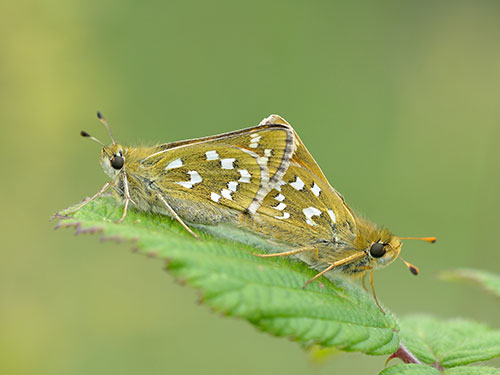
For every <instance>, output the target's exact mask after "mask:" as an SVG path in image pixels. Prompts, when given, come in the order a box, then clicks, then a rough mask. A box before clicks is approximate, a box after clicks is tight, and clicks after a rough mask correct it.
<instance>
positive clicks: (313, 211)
mask: <svg viewBox="0 0 500 375" xmlns="http://www.w3.org/2000/svg"><path fill="white" fill-rule="evenodd" d="M302 212H303V213H304V215H306V222H307V224H309V225H316V223H315V222H314V221H312V220H311V218H312V217H313V216H319V215H321V211H320V210H318V209H317V208H316V207H307V208H304V209H303V210H302Z"/></svg>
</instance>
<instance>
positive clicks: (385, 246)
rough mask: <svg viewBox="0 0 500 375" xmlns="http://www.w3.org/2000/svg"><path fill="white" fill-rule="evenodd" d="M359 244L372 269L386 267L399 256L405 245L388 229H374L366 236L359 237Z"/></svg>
mask: <svg viewBox="0 0 500 375" xmlns="http://www.w3.org/2000/svg"><path fill="white" fill-rule="evenodd" d="M358 239H359V240H361V243H359V245H360V247H361V248H362V249H363V251H364V253H365V254H366V257H367V258H368V260H369V262H368V263H369V264H370V267H372V268H380V267H385V266H387V265H389V264H391V263H392V262H394V260H396V258H397V257H398V256H399V253H400V252H401V246H402V245H403V244H402V243H401V241H400V240H399V238H398V237H396V236H394V235H392V234H391V233H390V232H389V231H388V230H387V229H385V228H383V229H374V228H371V230H370V231H368V232H367V233H366V236H361V238H360V237H358Z"/></svg>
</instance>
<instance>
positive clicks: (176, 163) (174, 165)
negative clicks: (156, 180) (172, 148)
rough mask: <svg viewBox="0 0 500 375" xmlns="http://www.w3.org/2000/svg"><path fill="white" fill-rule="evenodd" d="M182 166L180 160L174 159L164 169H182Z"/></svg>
mask: <svg viewBox="0 0 500 375" xmlns="http://www.w3.org/2000/svg"><path fill="white" fill-rule="evenodd" d="M182 166H183V163H182V160H181V158H178V159H175V160H174V161H171V162H170V163H169V164H168V165H167V166H166V167H165V170H169V169H174V168H179V167H182Z"/></svg>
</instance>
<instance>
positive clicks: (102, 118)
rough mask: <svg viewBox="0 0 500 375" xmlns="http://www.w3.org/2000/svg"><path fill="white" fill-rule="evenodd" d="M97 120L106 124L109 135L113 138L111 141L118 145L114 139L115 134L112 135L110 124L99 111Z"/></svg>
mask: <svg viewBox="0 0 500 375" xmlns="http://www.w3.org/2000/svg"><path fill="white" fill-rule="evenodd" d="M97 118H98V119H99V121H101V122H102V123H103V124H104V126H105V127H106V129H108V133H109V136H110V137H111V140H112V141H113V144H116V141H115V138H114V137H113V133H111V128H110V127H109V125H108V122H107V121H106V120H105V119H104V117H103V115H102V113H101V112H99V111H97Z"/></svg>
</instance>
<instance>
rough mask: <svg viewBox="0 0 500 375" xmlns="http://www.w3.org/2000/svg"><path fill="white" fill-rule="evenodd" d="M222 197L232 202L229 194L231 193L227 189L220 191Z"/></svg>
mask: <svg viewBox="0 0 500 375" xmlns="http://www.w3.org/2000/svg"><path fill="white" fill-rule="evenodd" d="M220 193H221V194H222V196H223V197H224V198H226V199H229V200H230V201H232V200H233V197H232V196H231V194H232V193H233V192H232V191H231V190H229V189H222V190H221V192H220Z"/></svg>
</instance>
